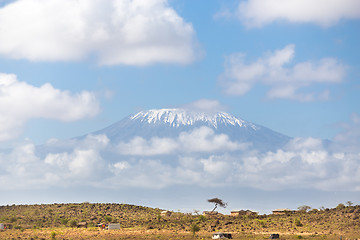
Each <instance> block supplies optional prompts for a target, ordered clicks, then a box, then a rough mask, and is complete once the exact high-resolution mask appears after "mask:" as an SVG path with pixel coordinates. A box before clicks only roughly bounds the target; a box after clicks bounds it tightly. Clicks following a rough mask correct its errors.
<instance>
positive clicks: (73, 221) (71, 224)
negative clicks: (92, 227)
mask: <svg viewBox="0 0 360 240" xmlns="http://www.w3.org/2000/svg"><path fill="white" fill-rule="evenodd" d="M70 227H72V228H74V227H77V222H76V220H71V221H70Z"/></svg>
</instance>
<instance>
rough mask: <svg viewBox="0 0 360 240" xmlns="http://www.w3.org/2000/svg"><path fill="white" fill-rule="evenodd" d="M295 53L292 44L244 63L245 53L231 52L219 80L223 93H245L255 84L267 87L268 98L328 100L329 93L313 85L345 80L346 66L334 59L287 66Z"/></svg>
mask: <svg viewBox="0 0 360 240" xmlns="http://www.w3.org/2000/svg"><path fill="white" fill-rule="evenodd" d="M294 54H295V45H293V44H290V45H287V46H285V47H284V48H283V49H280V50H276V51H275V52H274V53H268V54H266V55H265V56H264V57H262V58H259V59H258V60H256V61H254V62H251V63H246V62H245V55H244V54H242V53H237V54H233V55H230V56H228V57H227V58H226V61H225V72H224V73H223V74H222V75H221V76H220V81H221V83H222V84H223V86H224V88H225V92H226V93H227V94H231V95H244V94H246V93H247V92H248V91H250V90H251V88H252V87H253V86H254V85H255V84H263V85H266V86H269V88H270V89H269V91H268V92H267V97H268V98H270V99H275V98H282V99H291V100H297V101H314V100H327V98H328V95H329V92H328V90H324V91H323V92H321V93H315V92H312V91H311V89H310V87H311V86H312V85H314V84H318V85H320V84H322V85H325V84H334V83H340V82H342V81H343V80H344V77H345V74H346V66H344V65H342V64H341V63H340V62H339V61H337V60H336V59H334V58H323V59H321V60H319V61H306V62H300V63H296V64H294V65H290V63H291V60H292V59H293V57H294Z"/></svg>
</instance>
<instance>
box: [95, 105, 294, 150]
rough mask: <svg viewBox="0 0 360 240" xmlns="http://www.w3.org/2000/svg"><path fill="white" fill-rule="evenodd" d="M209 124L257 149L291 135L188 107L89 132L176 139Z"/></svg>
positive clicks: (113, 139)
mask: <svg viewBox="0 0 360 240" xmlns="http://www.w3.org/2000/svg"><path fill="white" fill-rule="evenodd" d="M201 127H208V128H210V129H212V131H213V132H214V134H225V135H227V136H228V137H229V139H231V140H232V141H236V142H243V143H244V142H246V143H250V144H251V145H252V146H253V147H254V148H255V149H257V150H264V151H267V150H274V149H275V150H276V149H278V148H279V147H282V146H284V145H285V144H286V143H287V142H288V141H289V140H290V139H291V138H290V137H288V136H285V135H283V134H281V133H278V132H275V131H273V130H271V129H269V128H266V127H263V126H260V125H257V124H254V123H251V122H248V121H245V120H243V119H241V118H238V117H235V116H233V115H231V114H228V113H225V112H201V111H195V110H188V109H177V108H176V109H152V110H147V111H141V112H138V113H136V114H133V115H130V116H128V117H126V118H124V119H122V120H120V121H118V122H116V123H114V124H112V125H110V126H108V127H106V128H104V129H102V130H99V131H96V132H93V133H92V134H105V135H106V136H107V137H108V138H109V139H110V140H111V142H113V143H117V142H127V141H131V140H132V139H134V138H135V137H141V138H143V139H151V138H154V137H156V138H177V137H179V135H180V134H181V133H183V132H191V131H194V130H195V129H197V128H201Z"/></svg>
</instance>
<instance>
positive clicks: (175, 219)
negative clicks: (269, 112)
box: [0, 203, 360, 238]
mask: <svg viewBox="0 0 360 240" xmlns="http://www.w3.org/2000/svg"><path fill="white" fill-rule="evenodd" d="M161 211H162V210H161V209H154V208H148V207H142V206H134V205H127V204H90V203H81V204H51V205H12V206H0V222H1V223H9V224H12V226H13V227H14V228H17V229H26V228H28V229H30V228H31V229H34V228H35V229H37V228H49V227H65V228H67V227H70V226H71V224H72V222H76V223H78V222H87V223H88V227H93V226H96V224H98V223H105V222H119V223H120V224H121V228H122V229H139V230H151V229H155V230H169V231H174V232H176V231H190V227H191V225H193V224H196V225H198V226H199V227H200V230H202V231H206V232H213V231H224V232H232V233H244V234H245V233H246V234H249V233H256V234H268V233H281V234H292V235H303V236H310V235H311V236H316V235H319V236H320V235H325V236H331V235H337V236H348V237H350V238H359V237H360V218H359V217H360V206H359V205H357V206H347V207H345V206H343V205H341V204H339V206H338V207H337V208H333V209H323V210H311V211H309V212H305V211H297V212H295V213H287V214H285V215H273V214H271V215H254V216H238V217H233V216H228V215H220V214H219V215H216V216H203V215H196V214H184V213H174V212H173V213H172V214H171V216H161Z"/></svg>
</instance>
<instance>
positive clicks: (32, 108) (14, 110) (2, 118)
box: [0, 73, 100, 141]
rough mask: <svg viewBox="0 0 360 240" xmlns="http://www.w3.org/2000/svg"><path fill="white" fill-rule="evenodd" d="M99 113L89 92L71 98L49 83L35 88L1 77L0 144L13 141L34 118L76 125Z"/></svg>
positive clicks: (6, 75)
mask: <svg viewBox="0 0 360 240" xmlns="http://www.w3.org/2000/svg"><path fill="white" fill-rule="evenodd" d="M99 110H100V107H99V103H98V101H97V99H96V97H95V95H94V94H93V93H91V92H88V91H82V92H81V93H76V94H71V93H70V92H68V91H61V90H59V89H56V88H54V87H53V86H52V85H50V84H48V83H47V84H44V85H42V86H40V87H35V86H32V85H29V84H27V83H25V82H21V81H18V80H17V78H16V76H15V75H13V74H1V73H0V112H1V115H0V141H5V140H9V139H12V138H15V137H16V136H17V135H18V134H20V132H21V129H22V127H23V126H24V125H25V123H26V122H27V121H28V120H30V119H33V118H48V119H56V120H61V121H76V120H79V119H83V118H86V117H92V116H95V115H96V114H97V113H98V112H99Z"/></svg>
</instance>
